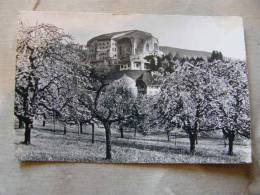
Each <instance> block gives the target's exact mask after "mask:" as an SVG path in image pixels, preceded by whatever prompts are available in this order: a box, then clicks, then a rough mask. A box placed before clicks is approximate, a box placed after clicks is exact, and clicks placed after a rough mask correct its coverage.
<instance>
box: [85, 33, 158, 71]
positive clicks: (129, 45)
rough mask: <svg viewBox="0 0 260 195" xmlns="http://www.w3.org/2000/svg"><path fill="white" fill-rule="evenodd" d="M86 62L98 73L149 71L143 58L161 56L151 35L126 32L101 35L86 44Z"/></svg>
mask: <svg viewBox="0 0 260 195" xmlns="http://www.w3.org/2000/svg"><path fill="white" fill-rule="evenodd" d="M87 51H88V61H89V63H90V64H91V65H93V66H94V68H96V69H97V70H99V71H102V72H109V71H112V70H119V71H122V70H149V66H148V63H147V61H146V60H145V56H148V55H161V52H160V51H159V42H158V39H157V38H155V37H154V36H153V35H152V34H150V33H147V32H144V31H140V30H128V31H121V32H114V33H109V34H103V35H100V36H97V37H94V38H92V39H90V40H89V41H88V43H87Z"/></svg>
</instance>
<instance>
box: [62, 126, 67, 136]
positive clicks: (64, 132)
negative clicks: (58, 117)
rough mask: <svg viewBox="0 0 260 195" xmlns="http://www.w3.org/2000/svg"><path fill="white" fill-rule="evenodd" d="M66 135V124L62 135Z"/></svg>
mask: <svg viewBox="0 0 260 195" xmlns="http://www.w3.org/2000/svg"><path fill="white" fill-rule="evenodd" d="M66 133H67V127H66V124H64V128H63V134H64V135H66Z"/></svg>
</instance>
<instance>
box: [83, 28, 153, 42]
mask: <svg viewBox="0 0 260 195" xmlns="http://www.w3.org/2000/svg"><path fill="white" fill-rule="evenodd" d="M135 36H143V37H146V38H149V37H152V34H151V33H148V32H144V31H141V30H127V31H119V32H112V33H108V34H102V35H99V36H96V37H93V38H92V39H90V40H89V41H88V43H87V45H89V44H91V43H92V42H93V41H95V40H100V41H101V40H107V39H115V40H117V39H122V38H130V37H135Z"/></svg>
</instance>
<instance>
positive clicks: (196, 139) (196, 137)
mask: <svg viewBox="0 0 260 195" xmlns="http://www.w3.org/2000/svg"><path fill="white" fill-rule="evenodd" d="M195 144H198V134H197V133H195Z"/></svg>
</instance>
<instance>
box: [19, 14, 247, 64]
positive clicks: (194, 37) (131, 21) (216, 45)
mask: <svg viewBox="0 0 260 195" xmlns="http://www.w3.org/2000/svg"><path fill="white" fill-rule="evenodd" d="M19 19H20V20H21V21H22V22H23V23H24V24H26V25H35V24H41V23H48V24H53V25H56V26H57V27H59V28H62V29H64V31H65V32H66V33H69V34H71V35H72V37H73V38H74V41H75V42H77V43H81V44H86V43H87V41H88V40H89V39H91V38H93V37H94V36H97V35H100V34H104V33H110V32H116V31H123V30H133V29H136V30H142V31H146V32H149V33H151V34H152V35H153V36H155V37H156V38H158V40H159V44H160V45H161V46H170V47H176V48H181V49H190V50H199V51H209V52H211V51H213V50H219V51H222V53H223V55H224V56H226V57H232V58H237V59H241V60H245V59H246V53H245V40H244V30H243V22H242V19H241V18H240V17H236V16H184V15H146V14H125V15H120V14H109V13H106V14H104V13H84V12H40V11H34V12H32V11H24V12H21V13H20V15H19Z"/></svg>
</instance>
